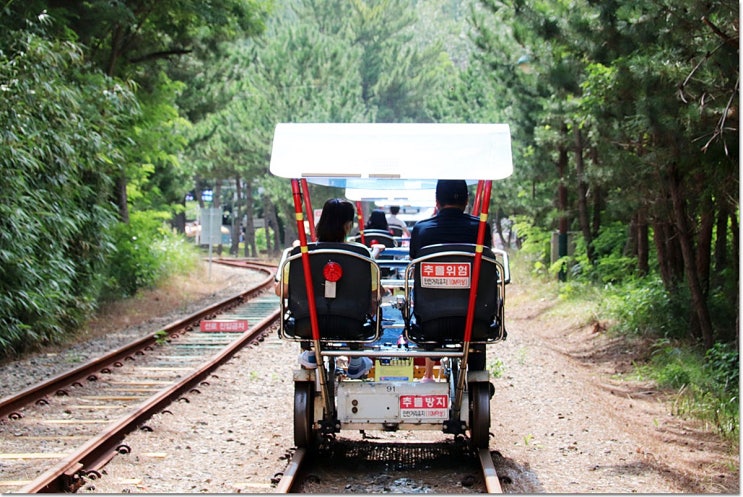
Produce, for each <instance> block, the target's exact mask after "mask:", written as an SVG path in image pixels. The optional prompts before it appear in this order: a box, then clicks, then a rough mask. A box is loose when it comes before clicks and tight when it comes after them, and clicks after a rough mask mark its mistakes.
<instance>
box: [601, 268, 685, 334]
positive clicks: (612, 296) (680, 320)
mask: <svg viewBox="0 0 743 497" xmlns="http://www.w3.org/2000/svg"><path fill="white" fill-rule="evenodd" d="M604 288H605V290H606V292H605V294H604V300H603V301H602V304H601V307H602V309H603V311H604V312H606V313H607V314H609V315H611V316H612V317H614V318H615V319H616V321H617V326H616V331H618V332H621V333H631V334H635V335H640V336H650V337H667V338H681V337H686V336H688V329H689V328H688V326H689V321H688V319H689V317H688V316H689V307H688V299H687V298H686V297H685V296H684V295H677V296H675V297H674V296H671V295H670V294H669V293H668V292H667V291H666V289H665V287H664V286H663V282H662V281H661V279H660V277H658V276H648V277H645V278H631V279H627V280H625V281H624V282H622V283H620V284H617V285H612V284H608V285H605V287H604Z"/></svg>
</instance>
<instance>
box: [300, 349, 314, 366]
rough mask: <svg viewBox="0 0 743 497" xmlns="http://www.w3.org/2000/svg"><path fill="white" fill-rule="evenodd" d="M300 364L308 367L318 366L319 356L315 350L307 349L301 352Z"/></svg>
mask: <svg viewBox="0 0 743 497" xmlns="http://www.w3.org/2000/svg"><path fill="white" fill-rule="evenodd" d="M299 364H301V365H302V366H304V367H305V368H307V369H315V368H317V358H316V357H315V352H314V351H312V350H305V351H304V352H302V353H301V354H299Z"/></svg>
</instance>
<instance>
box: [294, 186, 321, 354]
mask: <svg viewBox="0 0 743 497" xmlns="http://www.w3.org/2000/svg"><path fill="white" fill-rule="evenodd" d="M292 196H293V197H294V215H295V216H296V218H297V231H298V233H299V250H300V252H301V254H302V268H303V269H304V283H305V286H306V287H307V300H308V305H309V307H310V326H311V327H312V339H313V340H320V326H319V324H318V321H317V308H316V307H315V291H314V288H313V286H312V275H311V274H310V256H309V253H308V252H309V249H308V248H307V234H306V233H305V231H304V214H303V213H302V190H301V188H300V186H299V181H298V180H296V179H292Z"/></svg>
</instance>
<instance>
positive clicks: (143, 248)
mask: <svg viewBox="0 0 743 497" xmlns="http://www.w3.org/2000/svg"><path fill="white" fill-rule="evenodd" d="M169 218H170V215H169V214H167V213H161V212H154V211H141V212H134V213H132V215H131V219H130V221H129V224H124V223H119V224H118V225H117V226H116V227H115V229H114V230H113V234H114V240H115V241H114V244H115V246H116V251H115V253H114V254H113V256H112V257H111V259H110V261H109V272H108V277H109V278H108V286H107V292H106V293H107V295H106V297H107V298H109V299H110V298H117V297H127V296H131V295H134V294H135V293H137V290H139V289H142V288H151V287H153V286H154V285H155V284H156V283H158V282H159V281H160V280H161V279H162V278H163V277H164V276H165V275H167V274H170V273H173V272H183V271H185V270H188V269H189V267H192V266H193V264H194V261H195V258H194V255H195V254H196V251H195V249H194V247H193V246H192V245H190V244H188V243H186V241H185V240H184V239H183V238H182V237H180V236H178V235H176V234H174V233H172V232H171V231H170V229H169V228H168V227H167V220H168V219H169Z"/></svg>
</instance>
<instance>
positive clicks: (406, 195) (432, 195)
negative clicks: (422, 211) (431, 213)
mask: <svg viewBox="0 0 743 497" xmlns="http://www.w3.org/2000/svg"><path fill="white" fill-rule="evenodd" d="M377 183H379V181H378V182H377ZM411 183H417V182H411ZM346 198H347V199H348V200H367V201H372V200H374V201H376V204H377V205H415V206H431V205H434V204H435V202H436V189H435V188H422V189H421V188H419V187H417V186H415V185H414V184H411V186H410V188H408V189H405V190H392V189H387V188H385V189H380V188H371V189H369V188H348V187H347V188H346Z"/></svg>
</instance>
